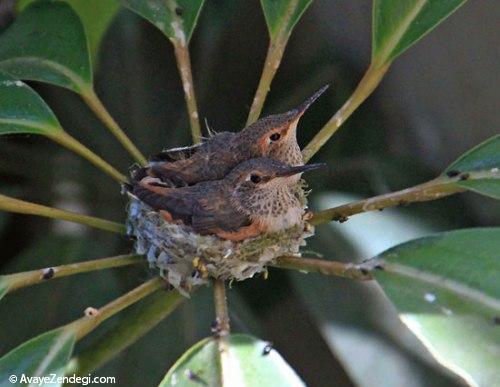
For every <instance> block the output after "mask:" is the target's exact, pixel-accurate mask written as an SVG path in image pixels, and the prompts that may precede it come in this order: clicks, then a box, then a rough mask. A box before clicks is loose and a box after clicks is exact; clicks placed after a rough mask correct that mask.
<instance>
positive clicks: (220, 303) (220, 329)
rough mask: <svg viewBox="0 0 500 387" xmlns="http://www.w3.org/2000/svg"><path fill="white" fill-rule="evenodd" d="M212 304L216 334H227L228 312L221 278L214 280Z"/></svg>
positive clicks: (224, 288)
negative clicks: (213, 306)
mask: <svg viewBox="0 0 500 387" xmlns="http://www.w3.org/2000/svg"><path fill="white" fill-rule="evenodd" d="M213 286H214V305H215V316H216V334H217V336H218V337H225V336H227V335H229V332H230V330H231V327H230V325H229V313H228V308H227V298H226V285H225V283H224V281H223V280H221V279H216V280H214V285H213Z"/></svg>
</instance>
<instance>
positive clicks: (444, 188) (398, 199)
mask: <svg viewBox="0 0 500 387" xmlns="http://www.w3.org/2000/svg"><path fill="white" fill-rule="evenodd" d="M488 177H490V178H491V172H489V171H478V172H471V173H468V174H467V178H468V179H470V180H473V179H481V178H488ZM462 178H463V177H460V176H457V177H454V178H449V177H446V176H440V177H438V178H436V179H434V180H431V181H428V182H426V183H423V184H419V185H416V186H414V187H411V188H406V189H403V190H401V191H397V192H391V193H387V194H384V195H379V196H374V197H372V198H369V199H364V200H359V201H357V202H353V203H348V204H344V205H342V206H338V207H334V208H330V209H327V210H323V211H320V212H317V213H315V214H314V215H313V217H312V219H311V220H310V223H311V224H313V225H316V224H321V223H327V222H330V221H340V222H344V221H346V220H347V218H348V217H349V216H351V215H355V214H359V213H361V212H367V211H376V210H382V209H384V208H388V207H394V206H401V205H406V204H409V203H412V202H425V201H429V200H436V199H441V198H442V197H445V196H448V195H453V194H455V193H459V192H463V191H465V190H466V189H465V188H462V187H460V186H459V185H457V184H456V183H457V182H458V181H460V179H462Z"/></svg>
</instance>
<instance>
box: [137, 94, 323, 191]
mask: <svg viewBox="0 0 500 387" xmlns="http://www.w3.org/2000/svg"><path fill="white" fill-rule="evenodd" d="M326 88H327V86H326V87H323V88H322V89H321V90H319V91H317V92H316V93H315V94H314V95H313V96H311V97H310V98H308V99H307V100H306V101H305V102H303V103H302V104H301V105H300V106H298V107H297V108H295V109H292V110H290V111H288V112H286V113H283V114H276V115H271V116H268V117H265V118H262V119H260V120H258V121H256V122H255V123H253V124H251V125H249V126H248V127H246V128H245V129H243V130H242V131H241V132H238V133H232V132H222V133H218V134H216V135H214V136H212V137H210V138H208V139H205V140H204V141H203V142H202V143H200V144H197V145H195V146H193V147H186V148H178V149H173V150H166V151H164V152H162V153H160V154H159V155H156V156H154V157H153V158H152V161H151V162H150V164H149V165H148V166H147V167H146V168H144V169H141V170H139V171H137V172H136V173H135V174H134V176H133V179H134V180H140V179H142V178H143V177H144V176H146V175H149V176H152V177H157V178H159V179H160V180H162V181H163V182H165V183H167V184H169V185H170V186H175V187H180V186H185V185H192V184H196V183H199V182H202V181H211V180H220V179H222V178H223V177H224V176H226V175H227V174H228V173H229V172H230V171H231V170H232V169H233V168H234V167H235V166H236V165H238V164H240V163H241V162H243V161H246V160H249V159H252V158H257V157H269V158H272V159H275V160H279V161H282V162H284V163H287V164H290V165H302V164H303V158H302V154H301V152H300V148H299V145H298V144H297V139H296V126H297V123H298V121H299V119H300V117H301V116H302V114H304V112H305V111H306V110H307V108H308V107H309V106H310V105H311V104H312V103H313V102H314V101H315V100H316V99H317V98H318V97H319V96H320V95H321V94H322V93H323V92H324V91H325V90H326ZM276 133H278V134H279V135H280V139H279V140H277V141H272V140H271V139H270V136H272V135H273V134H276Z"/></svg>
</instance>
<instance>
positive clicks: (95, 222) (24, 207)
mask: <svg viewBox="0 0 500 387" xmlns="http://www.w3.org/2000/svg"><path fill="white" fill-rule="evenodd" d="M0 210H3V211H9V212H15V213H18V214H29V215H38V216H45V217H47V218H52V219H61V220H67V221H68V222H74V223H79V224H84V225H86V226H90V227H95V228H99V229H102V230H106V231H111V232H116V233H119V234H124V233H125V226H124V225H123V224H120V223H115V222H111V221H109V220H104V219H100V218H95V217H93V216H88V215H81V214H76V213H74V212H71V211H65V210H60V209H58V208H52V207H47V206H43V205H41V204H36V203H31V202H26V201H24V200H20V199H14V198H11V197H9V196H5V195H1V194H0Z"/></svg>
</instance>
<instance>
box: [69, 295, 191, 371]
mask: <svg viewBox="0 0 500 387" xmlns="http://www.w3.org/2000/svg"><path fill="white" fill-rule="evenodd" d="M185 299H186V298H185V297H182V296H181V295H180V294H179V293H177V292H173V291H172V292H168V293H165V292H164V291H161V290H160V291H157V292H156V293H154V294H152V295H151V296H150V297H148V298H147V299H146V300H144V301H142V302H141V303H140V304H139V305H137V308H134V310H133V311H130V313H128V314H127V315H124V316H123V319H122V320H121V324H119V325H118V326H117V327H116V328H114V329H111V330H110V331H109V332H107V333H106V334H104V335H103V336H101V337H100V338H99V340H98V341H97V342H95V343H94V344H91V345H90V346H89V347H87V348H86V349H85V350H84V351H83V352H81V353H80V354H78V356H76V357H75V358H74V359H72V360H71V362H70V364H69V366H68V369H67V370H66V374H67V375H71V374H76V375H87V374H89V373H90V372H92V371H94V370H95V369H97V368H99V367H101V366H102V365H103V364H105V363H107V362H108V361H109V360H111V359H113V358H114V357H115V356H117V355H118V354H119V353H120V352H122V351H123V350H124V349H126V348H127V347H129V346H130V345H132V344H133V343H135V342H136V341H137V340H139V339H140V338H141V337H142V336H144V335H145V334H146V333H148V332H149V331H150V330H151V329H153V328H154V327H155V326H156V325H158V324H159V323H160V322H161V321H162V320H163V319H165V318H166V317H167V316H169V315H170V314H171V313H172V312H173V311H174V310H175V309H176V308H177V307H178V306H179V305H180V304H181V303H182V302H183V301H184V300H185Z"/></svg>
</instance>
